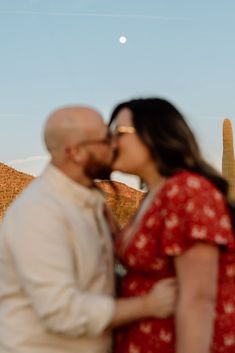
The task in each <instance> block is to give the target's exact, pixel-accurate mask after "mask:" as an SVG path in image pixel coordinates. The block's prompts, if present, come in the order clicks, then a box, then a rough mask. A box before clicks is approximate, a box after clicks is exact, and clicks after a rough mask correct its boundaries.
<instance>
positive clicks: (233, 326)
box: [114, 172, 235, 353]
mask: <svg viewBox="0 0 235 353" xmlns="http://www.w3.org/2000/svg"><path fill="white" fill-rule="evenodd" d="M124 239H125V232H122V233H121V234H120V236H119V237H118V239H117V242H116V253H117V255H118V257H119V260H120V263H121V264H123V265H124V266H125V268H126V269H127V274H126V276H125V277H124V279H123V283H122V290H121V296H122V297H131V296H138V295H143V294H144V293H146V292H148V291H149V290H150V288H151V287H152V286H153V285H154V284H155V283H156V282H157V281H159V280H160V279H163V278H168V277H173V276H175V270H174V263H173V259H174V256H177V255H180V254H181V253H183V252H184V251H187V249H189V248H190V247H191V246H193V245H194V244H195V242H198V241H200V242H201V241H203V242H209V243H211V244H216V245H218V246H219V247H220V249H221V251H220V263H219V278H218V296H217V308H216V318H215V324H214V339H213V348H212V352H213V353H235V241H234V235H233V233H232V229H231V223H230V219H229V216H228V211H227V208H226V205H225V202H224V198H223V196H222V194H221V193H220V192H219V191H218V190H217V189H216V188H215V187H214V186H213V185H212V184H211V183H210V182H209V181H207V179H205V178H204V177H202V176H199V175H198V174H194V173H190V172H180V173H177V174H175V175H174V176H173V177H171V178H169V179H168V180H167V182H166V183H165V185H164V186H163V187H162V188H161V190H160V191H159V192H157V193H156V195H155V196H154V199H153V201H152V202H151V204H150V205H149V207H148V209H147V211H146V212H145V213H144V215H143V216H142V218H141V220H140V223H139V226H138V229H137V231H136V232H134V234H132V237H131V240H129V241H128V245H127V246H125V247H124V248H123V243H124ZM195 265H196V264H195ZM114 351H115V353H174V352H175V332H174V319H173V318H168V319H146V320H141V321H136V322H135V323H133V324H130V325H128V326H125V327H124V328H122V329H120V330H118V331H117V333H116V337H115V349H114Z"/></svg>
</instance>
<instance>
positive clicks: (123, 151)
mask: <svg viewBox="0 0 235 353" xmlns="http://www.w3.org/2000/svg"><path fill="white" fill-rule="evenodd" d="M115 124H116V125H115V129H114V133H115V139H116V140H115V147H116V157H115V159H114V161H113V165H112V169H113V170H118V171H121V172H123V173H128V174H135V175H138V176H140V177H142V175H143V171H144V169H145V168H146V165H147V164H148V163H150V162H151V163H152V158H151V156H150V153H149V151H148V148H147V147H146V146H145V144H144V143H143V142H142V140H141V139H140V138H139V136H138V135H137V133H136V132H135V128H134V126H133V123H132V113H131V111H130V110H129V109H128V108H124V109H122V110H120V112H119V113H118V115H117V116H116V119H115Z"/></svg>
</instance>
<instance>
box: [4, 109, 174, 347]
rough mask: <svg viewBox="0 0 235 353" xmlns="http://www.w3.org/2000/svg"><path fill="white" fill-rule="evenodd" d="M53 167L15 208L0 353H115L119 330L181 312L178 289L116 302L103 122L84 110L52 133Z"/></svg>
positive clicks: (54, 123) (48, 130) (108, 148)
mask: <svg viewBox="0 0 235 353" xmlns="http://www.w3.org/2000/svg"><path fill="white" fill-rule="evenodd" d="M45 143H46V146H47V149H48V151H49V153H50V155H51V162H50V164H49V165H48V166H47V168H46V170H45V171H44V172H43V174H42V175H41V176H40V177H38V178H36V179H35V180H34V181H33V182H32V183H31V185H30V186H29V187H28V188H27V189H26V190H25V191H24V192H23V193H22V194H21V195H20V196H19V197H18V199H17V200H16V201H15V202H14V203H13V204H12V205H11V207H10V208H9V210H8V212H7V214H6V216H5V218H4V222H3V224H2V227H1V235H0V352H1V353H108V352H110V347H111V328H112V327H114V326H118V325H122V324H125V323H128V322H130V321H133V320H136V319H140V318H142V317H148V316H160V317H163V316H166V315H169V314H170V313H171V312H172V310H173V302H174V297H175V293H174V290H175V288H174V285H173V282H172V281H169V282H164V283H163V284H162V285H160V286H158V288H154V289H153V290H152V291H151V292H150V294H149V295H147V296H145V297H139V298H130V299H120V300H114V278H113V277H114V276H113V273H114V270H113V252H112V242H111V239H110V234H109V229H108V224H107V221H106V219H105V217H104V199H103V196H102V195H101V194H100V192H99V191H98V190H97V189H96V188H95V186H94V182H93V180H94V178H98V179H108V178H109V175H110V171H111V169H110V165H111V162H112V159H113V148H112V145H111V139H110V134H109V131H108V129H107V126H106V125H105V124H104V122H103V120H102V117H101V116H100V115H99V114H98V113H97V112H96V111H94V110H92V109H89V108H86V107H68V108H63V109H60V110H58V111H56V112H54V113H53V114H52V115H51V116H50V117H49V119H48V120H47V122H46V125H45Z"/></svg>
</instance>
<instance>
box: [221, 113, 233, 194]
mask: <svg viewBox="0 0 235 353" xmlns="http://www.w3.org/2000/svg"><path fill="white" fill-rule="evenodd" d="M222 174H223V176H224V177H225V178H226V179H227V180H228V182H229V196H230V197H231V199H233V200H235V160H234V149H233V129H232V124H231V121H230V120H229V119H224V123H223V158H222Z"/></svg>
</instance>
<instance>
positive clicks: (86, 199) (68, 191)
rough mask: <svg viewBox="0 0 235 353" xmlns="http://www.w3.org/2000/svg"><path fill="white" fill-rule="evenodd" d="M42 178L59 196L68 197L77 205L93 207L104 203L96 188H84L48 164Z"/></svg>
mask: <svg viewBox="0 0 235 353" xmlns="http://www.w3.org/2000/svg"><path fill="white" fill-rule="evenodd" d="M42 177H43V178H45V179H46V180H48V181H49V182H50V184H51V185H52V187H53V188H56V189H57V190H58V191H59V192H60V193H61V194H63V195H65V196H68V197H70V198H72V199H73V200H75V201H76V202H78V203H81V204H83V205H86V206H88V207H89V206H90V207H94V206H98V204H103V203H104V196H103V195H102V192H101V191H100V190H99V189H97V188H96V187H93V188H88V187H85V186H83V185H81V184H79V183H77V182H75V181H74V180H72V179H71V178H69V177H68V176H67V175H66V174H64V173H63V172H62V171H61V170H60V169H58V168H56V167H55V166H53V165H52V164H49V165H48V166H47V167H46V168H45V170H44V172H43V174H42Z"/></svg>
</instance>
